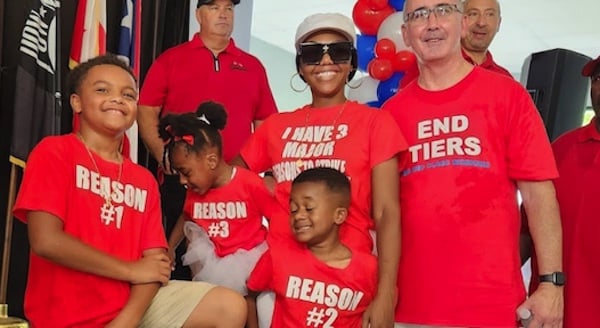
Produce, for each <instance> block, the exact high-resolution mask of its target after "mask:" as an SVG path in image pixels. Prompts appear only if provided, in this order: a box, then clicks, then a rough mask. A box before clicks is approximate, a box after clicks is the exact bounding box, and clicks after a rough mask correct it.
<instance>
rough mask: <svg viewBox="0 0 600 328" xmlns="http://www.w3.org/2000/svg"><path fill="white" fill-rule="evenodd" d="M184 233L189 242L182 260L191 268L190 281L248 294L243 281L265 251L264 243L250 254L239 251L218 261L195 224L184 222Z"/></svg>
mask: <svg viewBox="0 0 600 328" xmlns="http://www.w3.org/2000/svg"><path fill="white" fill-rule="evenodd" d="M183 231H184V233H185V236H186V238H187V240H188V248H187V252H186V253H185V254H184V255H183V257H182V260H183V264H184V265H189V266H190V269H191V271H192V280H194V281H206V282H210V283H212V284H215V285H219V286H225V287H228V288H231V289H233V290H235V291H237V292H239V293H240V294H242V295H244V296H245V295H247V294H248V289H247V288H246V280H247V279H248V276H249V275H250V273H251V272H252V270H253V269H254V266H255V265H256V262H257V261H258V259H259V258H260V256H261V255H262V254H263V253H264V252H265V251H266V250H267V248H268V246H267V242H266V241H263V242H262V243H260V244H258V245H257V246H256V247H254V248H252V249H250V250H245V249H239V250H237V251H236V252H235V253H233V254H230V255H227V256H225V257H219V256H217V255H216V254H215V246H214V244H213V242H212V241H211V240H210V238H209V237H208V234H207V233H206V231H204V229H202V228H201V227H199V226H198V225H197V224H195V223H194V222H186V223H185V225H184V227H183Z"/></svg>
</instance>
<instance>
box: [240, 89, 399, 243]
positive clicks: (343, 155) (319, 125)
mask: <svg viewBox="0 0 600 328" xmlns="http://www.w3.org/2000/svg"><path fill="white" fill-rule="evenodd" d="M405 149H406V141H405V140H404V137H403V136H402V134H401V133H400V131H399V129H398V127H397V126H396V124H394V121H393V119H392V117H391V116H389V114H388V113H383V112H381V111H379V110H376V109H371V108H369V107H367V106H364V105H361V104H358V103H356V102H352V101H348V102H346V103H345V104H344V105H336V106H331V107H326V108H319V109H313V108H311V107H309V106H305V107H302V108H300V109H297V110H295V111H293V112H287V113H279V114H277V115H273V116H271V117H269V118H268V119H266V120H265V121H264V122H263V124H262V125H261V126H260V127H259V128H258V129H257V130H256V131H255V133H254V134H253V135H252V136H251V137H250V139H248V142H247V143H246V144H245V145H244V147H243V148H242V150H241V153H240V154H241V155H242V158H243V159H244V161H245V162H246V164H247V165H248V167H249V168H250V170H252V171H254V172H263V171H266V170H269V169H270V170H272V171H273V175H274V177H275V179H276V180H277V186H276V187H275V195H276V198H277V200H278V201H279V203H280V204H281V208H282V215H281V218H279V216H278V217H275V218H274V219H273V220H271V226H270V233H271V232H272V233H273V234H283V235H287V236H288V237H290V238H291V231H290V228H289V224H288V223H287V221H288V217H289V201H290V190H291V182H292V180H293V179H294V178H295V177H296V176H297V175H298V174H299V173H300V172H301V171H303V170H306V169H309V168H313V167H332V168H335V169H338V170H340V171H341V172H342V173H344V174H346V175H347V176H348V177H349V178H350V184H351V192H352V202H351V205H350V211H349V214H348V219H347V220H346V222H345V223H344V225H342V228H341V230H340V238H341V239H342V241H343V242H344V244H346V245H348V246H349V247H350V248H353V249H355V248H356V247H357V248H360V249H362V250H364V251H369V252H370V251H371V249H372V241H371V237H370V235H369V229H372V228H373V226H374V222H373V219H372V213H371V206H372V205H371V204H372V201H371V190H372V186H371V171H372V169H373V167H375V166H377V165H378V164H380V163H382V162H385V161H387V160H389V159H391V158H393V157H394V156H396V155H397V154H398V153H399V152H401V151H403V150H405Z"/></svg>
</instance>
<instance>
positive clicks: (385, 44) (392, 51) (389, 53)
mask: <svg viewBox="0 0 600 328" xmlns="http://www.w3.org/2000/svg"><path fill="white" fill-rule="evenodd" d="M375 55H377V58H385V59H389V60H393V59H394V57H395V56H396V45H395V44H394V41H392V40H390V39H381V40H379V41H377V43H375ZM392 64H393V61H392Z"/></svg>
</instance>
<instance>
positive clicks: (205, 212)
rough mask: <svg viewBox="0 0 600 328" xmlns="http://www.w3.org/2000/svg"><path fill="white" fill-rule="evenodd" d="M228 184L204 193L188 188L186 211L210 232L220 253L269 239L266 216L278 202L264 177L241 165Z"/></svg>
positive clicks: (249, 247) (249, 246)
mask: <svg viewBox="0 0 600 328" xmlns="http://www.w3.org/2000/svg"><path fill="white" fill-rule="evenodd" d="M234 170H235V173H234V175H233V177H232V179H231V181H229V183H227V184H226V185H224V186H222V187H219V188H213V189H210V190H209V191H208V192H207V193H206V194H204V195H200V194H198V193H196V192H194V191H191V190H188V191H187V195H186V198H185V204H184V206H183V213H184V214H185V215H186V216H187V219H188V220H191V221H194V222H195V223H196V224H198V225H199V226H200V227H202V228H203V229H204V231H206V232H207V234H208V236H209V237H210V239H211V240H212V242H213V243H214V245H215V252H216V254H217V256H219V257H224V256H226V255H229V254H232V253H234V252H235V251H237V250H238V249H246V250H249V249H252V248H254V247H255V246H256V245H258V244H260V243H261V242H262V241H264V240H265V237H266V234H267V230H266V228H265V227H264V226H263V225H262V217H263V216H265V217H267V218H270V217H271V216H272V214H271V211H272V208H273V207H275V206H278V205H277V203H276V201H275V198H274V197H273V196H272V195H271V193H270V192H269V190H267V188H266V187H265V184H264V183H263V181H262V179H261V178H260V177H259V176H258V175H256V174H255V173H253V172H250V171H248V170H246V169H243V168H241V167H237V168H234Z"/></svg>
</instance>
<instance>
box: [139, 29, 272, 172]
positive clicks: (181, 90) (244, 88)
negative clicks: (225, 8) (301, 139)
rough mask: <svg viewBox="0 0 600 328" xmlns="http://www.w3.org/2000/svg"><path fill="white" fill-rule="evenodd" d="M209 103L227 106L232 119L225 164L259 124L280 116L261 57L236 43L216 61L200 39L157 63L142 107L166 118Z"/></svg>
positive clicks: (146, 84) (144, 89) (143, 91)
mask: <svg viewBox="0 0 600 328" xmlns="http://www.w3.org/2000/svg"><path fill="white" fill-rule="evenodd" d="M208 100H212V101H215V102H218V103H221V104H223V105H224V106H225V110H226V111H227V114H228V115H227V125H226V126H225V129H224V130H223V131H222V135H223V147H224V148H223V156H224V158H225V160H226V161H230V160H231V159H233V157H235V155H237V154H238V152H239V150H240V148H241V147H242V145H243V144H244V142H245V141H246V139H248V137H249V136H250V134H251V132H252V122H253V121H254V120H264V119H265V118H267V117H268V116H269V115H271V114H273V113H275V112H277V107H276V105H275V100H274V99H273V95H272V94H271V89H270V87H269V83H268V81H267V75H266V73H265V69H264V67H263V66H262V64H261V63H260V61H259V60H258V59H257V58H256V57H254V56H252V55H250V54H248V53H246V52H244V51H242V50H241V49H239V48H237V47H236V46H235V44H234V42H233V40H231V41H230V42H229V45H228V46H227V48H225V50H224V51H223V52H221V53H219V55H218V56H217V57H214V56H213V53H212V52H211V51H210V49H208V48H207V47H206V46H205V45H204V43H203V42H202V39H201V38H200V36H199V35H198V34H196V35H195V36H194V38H193V39H192V40H191V41H188V42H185V43H182V44H181V45H178V46H175V47H173V48H171V49H168V50H167V51H165V52H164V53H163V54H161V55H160V56H159V57H158V58H157V59H156V60H155V61H154V63H153V64H152V66H151V67H150V69H149V70H148V74H147V75H146V77H145V79H144V83H143V85H142V89H141V91H140V100H139V104H140V105H145V106H161V107H162V115H165V114H168V113H176V114H179V113H187V112H195V111H196V109H197V108H198V105H200V103H202V102H204V101H208Z"/></svg>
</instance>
